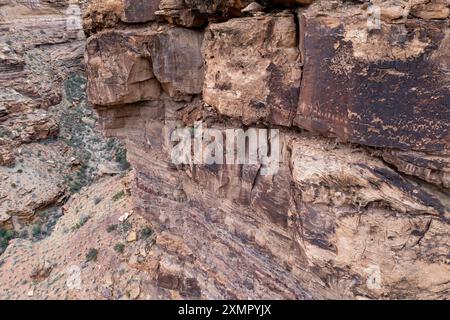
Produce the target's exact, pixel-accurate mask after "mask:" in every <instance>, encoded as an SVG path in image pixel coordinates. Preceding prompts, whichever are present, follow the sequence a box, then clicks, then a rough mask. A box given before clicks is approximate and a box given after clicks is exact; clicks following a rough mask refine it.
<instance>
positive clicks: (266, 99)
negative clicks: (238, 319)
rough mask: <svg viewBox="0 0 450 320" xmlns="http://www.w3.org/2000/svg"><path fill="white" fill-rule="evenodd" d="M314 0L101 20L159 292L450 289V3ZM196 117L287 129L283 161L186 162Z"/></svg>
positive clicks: (183, 4) (118, 128) (102, 96)
mask: <svg viewBox="0 0 450 320" xmlns="http://www.w3.org/2000/svg"><path fill="white" fill-rule="evenodd" d="M113 2H114V3H117V5H118V7H120V6H119V5H121V4H122V3H123V2H121V1H113ZM150 2H151V1H150ZM311 2H313V1H277V2H271V3H267V2H265V1H261V2H259V4H257V5H256V4H250V3H246V2H245V1H207V2H206V1H187V0H186V1H165V0H162V1H160V3H159V7H158V10H156V11H155V12H153V11H152V10H153V9H146V10H147V11H146V13H145V15H147V16H152V14H153V13H154V14H155V16H156V17H157V18H155V20H154V21H152V22H149V20H147V19H142V20H140V21H139V22H141V24H136V22H137V21H133V24H130V23H127V21H126V20H124V19H122V18H121V20H120V21H121V22H118V23H110V19H107V18H101V19H98V20H97V22H96V23H97V25H98V27H96V28H95V29H93V28H91V27H88V28H87V32H88V33H90V34H91V33H92V35H91V37H90V38H89V39H88V42H87V46H86V62H87V73H88V86H87V92H88V96H89V97H90V100H91V102H92V103H93V104H94V105H95V107H96V108H97V110H98V112H99V114H100V117H101V119H102V122H103V126H104V129H105V132H106V133H107V134H108V135H110V136H116V137H119V138H121V139H122V140H123V141H124V142H125V143H126V145H127V149H128V155H129V160H130V162H131V163H132V166H133V167H134V168H135V170H136V179H135V184H134V187H133V190H132V195H133V197H134V201H135V202H134V205H135V211H136V212H138V213H140V214H141V215H142V216H144V217H145V218H146V219H147V220H148V221H149V222H150V223H151V224H152V228H153V229H155V230H156V243H155V246H154V250H155V252H157V254H154V255H153V259H154V260H153V262H151V263H150V262H146V263H148V265H151V266H153V268H152V272H154V273H153V274H152V281H153V282H154V284H155V285H156V286H157V287H158V288H159V290H160V292H159V295H160V296H161V297H174V296H175V297H183V298H239V299H245V298H256V299H258V298H265V299H282V298H284V299H325V298H341V299H347V298H348V299H355V298H360V299H364V298H371V299H380V298H391V299H392V298H420V299H424V298H436V299H445V298H448V297H449V289H450V286H449V279H450V272H449V268H448V264H449V259H448V258H449V232H450V226H449V221H450V220H449V218H450V216H449V205H450V198H449V191H448V186H449V172H450V168H449V160H448V159H449V158H448V157H449V133H448V126H449V110H450V105H449V101H450V91H449V89H450V86H449V85H448V84H449V80H450V78H449V73H448V65H449V63H450V60H449V56H448V54H447V51H448V50H446V48H448V43H447V42H448V41H447V40H448V37H449V34H450V31H449V6H450V4H449V3H448V2H446V1H439V0H436V1H412V2H411V1H410V2H409V4H408V5H402V6H399V5H396V4H394V3H391V2H390V1H376V3H375V5H377V7H376V8H377V9H379V11H376V12H378V13H379V18H380V19H379V20H375V22H377V23H379V28H378V29H373V28H372V27H370V28H369V27H368V22H367V21H368V20H370V19H372V17H373V16H372V14H373V7H372V6H369V5H368V2H367V1H314V2H313V3H312V4H311ZM96 3H97V2H96V1H93V2H92V3H91V7H90V8H95V7H96ZM127 3H128V5H129V6H128V9H129V10H131V12H132V11H134V9H133V6H135V8H136V10H138V9H139V8H141V7H140V6H141V3H140V1H128V2H127ZM247 5H250V7H247ZM246 7H247V8H246ZM152 8H153V7H152ZM91 10H92V9H91ZM120 12H122V11H120ZM93 14H94V12H93V11H89V9H88V11H87V12H86V13H85V17H86V19H87V20H85V25H89V23H90V21H91V17H92V16H93ZM118 16H121V14H119V15H118ZM198 17H200V18H198ZM162 18H164V19H162ZM196 19H200V20H196ZM118 21H119V20H118ZM195 21H196V22H195ZM96 30H101V31H98V32H96ZM197 121H203V125H204V126H205V128H206V127H208V128H214V129H217V130H219V131H218V132H224V130H226V129H230V128H233V129H235V128H242V129H246V128H248V126H252V127H258V128H272V129H278V130H279V132H278V135H277V137H278V138H279V150H280V152H279V154H280V162H279V164H278V165H279V170H278V171H277V173H276V174H274V175H263V174H261V172H262V170H263V169H265V168H264V165H263V164H243V165H231V164H226V165H225V164H214V163H213V164H194V163H191V164H188V165H180V164H175V163H174V162H173V160H172V159H171V150H172V148H173V147H174V144H173V142H171V141H170V135H171V133H172V132H173V130H174V129H175V128H178V127H183V126H192V125H193V124H194V123H195V122H197ZM271 138H273V137H271ZM271 138H268V137H266V138H263V140H264V139H266V140H269V141H268V145H269V146H270V147H269V149H271V152H273V153H274V152H275V149H276V148H275V145H274V144H273V140H271ZM266 142H267V141H266ZM146 266H147V264H144V265H143V267H146ZM155 266H156V267H155Z"/></svg>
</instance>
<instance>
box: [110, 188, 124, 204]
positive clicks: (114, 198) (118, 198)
mask: <svg viewBox="0 0 450 320" xmlns="http://www.w3.org/2000/svg"><path fill="white" fill-rule="evenodd" d="M124 196H125V192H124V191H123V190H122V191H120V192H117V193H116V194H115V195H114V196H113V197H112V199H113V201H114V202H116V201H119V200H120V199H121V198H123V197H124Z"/></svg>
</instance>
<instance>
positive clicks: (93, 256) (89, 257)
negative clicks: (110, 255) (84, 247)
mask: <svg viewBox="0 0 450 320" xmlns="http://www.w3.org/2000/svg"><path fill="white" fill-rule="evenodd" d="M97 256H98V250H97V249H95V248H91V249H89V251H88V252H87V253H86V262H90V261H97Z"/></svg>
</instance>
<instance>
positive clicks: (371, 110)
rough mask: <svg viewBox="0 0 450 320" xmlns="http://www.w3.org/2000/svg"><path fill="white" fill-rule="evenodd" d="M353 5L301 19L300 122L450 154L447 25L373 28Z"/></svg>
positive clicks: (375, 142)
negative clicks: (449, 152) (301, 75)
mask: <svg viewBox="0 0 450 320" xmlns="http://www.w3.org/2000/svg"><path fill="white" fill-rule="evenodd" d="M353 7H354V9H348V8H345V9H346V10H343V9H344V8H343V9H342V10H341V11H339V10H337V11H336V12H333V13H332V15H331V14H327V13H324V12H320V10H317V11H315V10H309V11H307V12H306V13H302V14H300V16H299V19H300V23H301V27H300V29H301V37H302V43H301V46H302V52H303V59H304V71H303V80H302V86H301V94H300V102H299V107H298V110H297V114H296V116H295V119H294V124H295V125H297V126H299V127H302V128H305V129H308V130H311V131H315V132H319V133H322V134H324V135H326V136H337V137H339V138H341V139H342V140H344V141H350V142H354V143H360V144H364V145H369V146H375V147H390V148H398V149H402V150H416V151H424V152H431V153H448V151H449V144H450V133H449V123H450V73H449V70H450V68H449V66H450V56H449V54H448V49H447V50H446V48H448V47H449V43H450V30H449V22H448V20H421V19H407V20H405V21H404V22H403V23H398V24H390V23H385V22H383V23H382V24H381V30H372V31H369V30H368V28H367V16H366V15H365V14H361V9H360V7H359V6H353ZM358 13H359V14H358Z"/></svg>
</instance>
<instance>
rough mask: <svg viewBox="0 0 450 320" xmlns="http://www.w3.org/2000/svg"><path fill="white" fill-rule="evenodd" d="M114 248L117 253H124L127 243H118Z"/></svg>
mask: <svg viewBox="0 0 450 320" xmlns="http://www.w3.org/2000/svg"><path fill="white" fill-rule="evenodd" d="M114 250H115V251H116V252H117V253H123V252H124V250H125V245H124V244H123V243H116V245H115V246H114Z"/></svg>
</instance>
